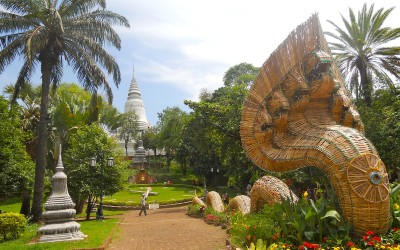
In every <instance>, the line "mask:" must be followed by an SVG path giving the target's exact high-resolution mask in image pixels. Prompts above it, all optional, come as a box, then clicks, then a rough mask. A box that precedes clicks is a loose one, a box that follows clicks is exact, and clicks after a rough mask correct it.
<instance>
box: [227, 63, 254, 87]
mask: <svg viewBox="0 0 400 250" xmlns="http://www.w3.org/2000/svg"><path fill="white" fill-rule="evenodd" d="M259 71H260V68H259V67H254V66H253V65H252V64H250V63H240V64H237V65H235V66H233V67H230V68H229V69H228V71H226V72H225V75H224V79H223V80H224V85H225V86H232V85H234V84H237V83H244V84H246V85H247V86H250V85H251V84H252V83H253V81H254V79H255V77H256V76H257V74H258V72H259Z"/></svg>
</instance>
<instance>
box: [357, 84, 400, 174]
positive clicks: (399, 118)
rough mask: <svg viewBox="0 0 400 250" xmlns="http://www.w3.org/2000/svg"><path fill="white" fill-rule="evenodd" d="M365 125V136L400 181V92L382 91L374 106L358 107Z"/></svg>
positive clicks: (377, 94)
mask: <svg viewBox="0 0 400 250" xmlns="http://www.w3.org/2000/svg"><path fill="white" fill-rule="evenodd" d="M358 108H359V110H360V115H361V118H362V120H363V122H364V125H365V136H366V137H367V138H368V139H370V140H371V141H372V143H373V144H374V146H375V147H376V149H377V150H378V152H379V154H380V157H381V159H382V161H383V162H384V163H385V165H386V167H387V169H388V172H389V173H390V174H391V176H392V177H393V179H394V177H396V176H397V180H398V181H399V180H400V167H399V166H400V158H399V152H400V142H399V138H400V90H399V89H380V90H377V91H376V92H375V94H374V96H373V102H372V105H371V106H370V107H369V106H367V105H364V104H361V105H359V106H358Z"/></svg>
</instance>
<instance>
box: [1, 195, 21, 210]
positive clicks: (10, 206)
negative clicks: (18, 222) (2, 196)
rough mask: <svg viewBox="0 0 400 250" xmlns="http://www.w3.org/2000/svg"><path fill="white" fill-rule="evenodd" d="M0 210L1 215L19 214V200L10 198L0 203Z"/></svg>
mask: <svg viewBox="0 0 400 250" xmlns="http://www.w3.org/2000/svg"><path fill="white" fill-rule="evenodd" d="M0 210H1V212H2V213H7V212H8V213H11V212H12V213H19V211H20V210H21V198H19V197H16V198H11V199H7V200H3V201H0Z"/></svg>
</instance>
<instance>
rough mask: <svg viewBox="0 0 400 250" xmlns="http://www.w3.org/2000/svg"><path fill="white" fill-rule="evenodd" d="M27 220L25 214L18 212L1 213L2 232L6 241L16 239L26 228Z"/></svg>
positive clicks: (0, 226)
mask: <svg viewBox="0 0 400 250" xmlns="http://www.w3.org/2000/svg"><path fill="white" fill-rule="evenodd" d="M26 225H27V220H26V218H25V216H24V215H22V214H17V213H4V214H0V232H1V233H2V234H3V239H4V241H5V240H7V238H8V239H16V238H18V237H19V235H20V234H21V233H22V232H23V231H24V230H25V228H26Z"/></svg>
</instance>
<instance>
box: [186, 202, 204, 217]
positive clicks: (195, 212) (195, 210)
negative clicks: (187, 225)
mask: <svg viewBox="0 0 400 250" xmlns="http://www.w3.org/2000/svg"><path fill="white" fill-rule="evenodd" d="M186 214H187V215H189V216H192V217H197V218H202V217H204V207H201V206H200V205H198V204H195V205H193V204H190V205H188V208H187V212H186Z"/></svg>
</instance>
